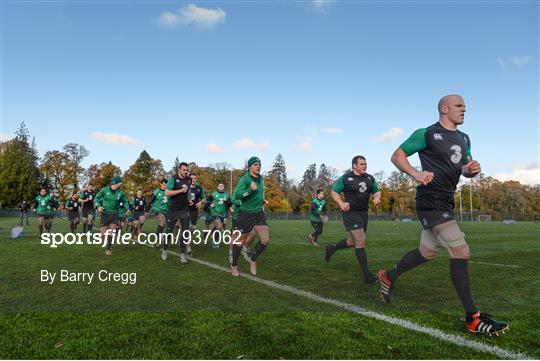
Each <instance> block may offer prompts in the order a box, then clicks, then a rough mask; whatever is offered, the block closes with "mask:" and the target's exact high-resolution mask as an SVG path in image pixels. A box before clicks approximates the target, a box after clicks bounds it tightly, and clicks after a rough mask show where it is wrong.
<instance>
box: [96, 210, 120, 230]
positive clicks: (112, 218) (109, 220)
mask: <svg viewBox="0 0 540 361" xmlns="http://www.w3.org/2000/svg"><path fill="white" fill-rule="evenodd" d="M112 224H115V225H117V226H118V225H119V224H120V217H118V214H105V213H102V214H101V219H100V223H99V226H100V227H109V226H110V225H112Z"/></svg>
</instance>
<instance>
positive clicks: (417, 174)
mask: <svg viewBox="0 0 540 361" xmlns="http://www.w3.org/2000/svg"><path fill="white" fill-rule="evenodd" d="M425 133H426V130H425V129H418V130H417V131H415V132H414V133H413V134H412V135H411V136H410V137H409V138H408V139H407V140H406V141H405V142H403V144H401V145H400V146H399V148H397V149H396V150H395V151H394V154H392V158H391V161H392V163H394V165H395V166H396V168H397V169H399V170H400V171H402V172H405V173H407V174H408V175H410V176H411V177H413V178H414V179H415V180H416V181H417V182H418V183H421V184H423V185H427V184H429V183H431V181H432V180H433V176H434V175H433V173H431V172H425V171H419V170H417V169H416V168H415V167H413V166H412V165H411V163H409V160H408V159H407V158H408V157H410V156H411V155H413V154H414V153H417V152H419V151H422V150H424V149H425V148H426V139H425Z"/></svg>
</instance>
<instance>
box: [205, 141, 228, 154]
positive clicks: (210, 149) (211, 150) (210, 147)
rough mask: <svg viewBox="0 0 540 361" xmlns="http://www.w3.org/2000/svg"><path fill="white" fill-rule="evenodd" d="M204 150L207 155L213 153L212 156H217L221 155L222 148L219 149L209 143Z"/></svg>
mask: <svg viewBox="0 0 540 361" xmlns="http://www.w3.org/2000/svg"><path fill="white" fill-rule="evenodd" d="M206 150H207V151H208V152H209V153H214V154H219V153H223V151H224V150H223V148H222V147H220V146H219V145H218V144H215V143H210V144H208V145H207V146H206Z"/></svg>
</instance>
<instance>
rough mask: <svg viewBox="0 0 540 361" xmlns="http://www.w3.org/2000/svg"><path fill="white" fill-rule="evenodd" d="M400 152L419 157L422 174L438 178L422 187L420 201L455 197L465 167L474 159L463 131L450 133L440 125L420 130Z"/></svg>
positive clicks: (402, 145)
mask: <svg viewBox="0 0 540 361" xmlns="http://www.w3.org/2000/svg"><path fill="white" fill-rule="evenodd" d="M400 148H401V149H402V150H403V151H404V152H405V154H407V156H411V155H413V154H414V153H418V154H419V156H420V163H421V165H422V170H423V171H427V172H432V173H433V174H434V177H433V181H432V182H431V183H429V184H428V185H419V186H418V192H417V197H418V196H421V195H422V194H427V193H433V192H435V193H444V194H446V195H448V196H452V197H453V194H454V192H455V190H456V186H457V184H458V182H459V178H460V176H461V171H462V167H463V165H465V164H467V163H468V159H467V157H470V158H471V159H472V155H471V141H470V140H469V136H468V135H467V134H465V133H463V132H460V131H459V130H455V131H453V130H448V129H446V128H444V127H443V126H442V125H441V124H440V123H439V122H437V123H435V124H433V125H431V126H429V127H427V128H422V129H418V130H416V131H415V132H414V133H413V134H412V135H411V136H410V137H409V138H408V139H407V140H406V141H405V142H404V143H403V144H401V145H400Z"/></svg>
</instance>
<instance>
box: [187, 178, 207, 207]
mask: <svg viewBox="0 0 540 361" xmlns="http://www.w3.org/2000/svg"><path fill="white" fill-rule="evenodd" d="M201 199H204V190H203V188H202V187H201V186H200V185H198V184H195V185H192V186H191V187H190V188H189V200H190V201H191V202H193V204H192V205H191V206H189V210H190V211H197V210H198V209H197V203H199V202H200V201H201Z"/></svg>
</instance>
